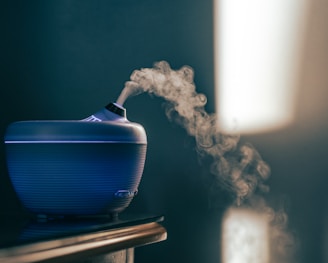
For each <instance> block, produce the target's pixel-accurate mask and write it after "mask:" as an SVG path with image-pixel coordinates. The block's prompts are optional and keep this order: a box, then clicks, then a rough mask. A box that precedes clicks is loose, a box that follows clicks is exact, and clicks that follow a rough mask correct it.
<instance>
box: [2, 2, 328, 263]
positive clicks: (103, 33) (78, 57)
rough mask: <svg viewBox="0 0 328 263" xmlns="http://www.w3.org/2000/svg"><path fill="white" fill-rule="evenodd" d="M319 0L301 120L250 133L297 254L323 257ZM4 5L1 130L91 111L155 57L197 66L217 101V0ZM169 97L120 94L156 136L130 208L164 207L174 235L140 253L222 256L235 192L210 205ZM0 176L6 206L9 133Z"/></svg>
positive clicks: (324, 154) (11, 204) (325, 61)
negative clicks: (170, 112)
mask: <svg viewBox="0 0 328 263" xmlns="http://www.w3.org/2000/svg"><path fill="white" fill-rule="evenodd" d="M313 2H315V3H316V4H314V5H313V6H312V7H311V8H310V10H309V12H310V13H311V21H312V25H311V26H308V27H307V29H306V31H307V32H308V35H307V38H306V39H307V40H306V43H305V46H304V58H303V59H304V63H303V64H302V65H303V66H302V74H301V77H300V83H301V84H300V87H301V90H300V94H299V95H300V96H299V99H300V102H301V103H299V104H298V114H297V120H296V122H295V123H294V124H293V125H292V126H290V127H288V128H286V129H284V130H282V131H275V132H272V133H268V134H264V135H259V136H249V137H247V138H244V139H245V140H248V141H251V142H252V143H253V144H254V145H255V146H256V148H258V150H259V152H260V153H261V154H262V155H263V158H264V159H265V160H266V161H267V162H268V163H269V165H270V166H271V169H272V171H273V173H272V177H271V179H270V181H269V182H270V185H271V189H272V190H271V192H272V195H283V196H285V198H286V200H288V212H289V216H290V224H291V228H292V229H293V230H294V231H295V232H296V233H297V235H298V236H299V237H300V241H301V248H300V250H299V251H298V258H299V259H298V262H299V263H301V262H302V263H307V262H326V261H327V258H325V257H324V251H325V250H327V248H328V237H327V236H328V234H327V232H328V230H327V229H328V224H327V222H326V221H327V220H328V208H327V206H328V192H327V191H326V185H327V184H328V179H327V160H328V159H327V158H328V151H327V149H328V137H327V129H328V118H327V115H326V113H327V112H328V108H327V105H328V104H327V103H326V100H327V98H328V94H327V92H328V91H327V90H328V89H327V86H328V79H327V76H328V74H326V69H327V68H328V57H327V52H325V51H326V50H327V47H328V36H327V33H326V31H327V30H325V22H327V19H326V18H325V17H328V15H327V14H326V13H327V12H326V13H324V12H325V11H324V10H328V9H327V8H326V9H325V8H324V7H327V4H325V3H324V2H323V1H320V0H317V1H313ZM320 5H321V6H320ZM0 12H1V16H0V17H1V22H0V26H1V41H0V47H1V60H0V63H1V64H0V65H1V69H0V72H1V79H0V85H1V96H0V113H1V118H0V129H1V134H2V135H3V134H4V132H5V128H6V126H7V125H8V124H9V123H11V122H13V121H18V120H31V119H81V118H84V117H86V116H88V115H89V114H91V113H93V112H95V111H96V110H98V109H99V108H101V107H102V106H104V105H106V104H107V103H108V102H109V101H114V100H115V99H116V98H117V97H118V95H119V93H120V91H121V89H122V87H123V85H124V82H125V81H127V80H128V79H129V76H130V74H131V73H132V71H133V70H134V69H139V68H142V67H151V66H152V65H153V63H154V62H155V61H159V60H166V61H168V62H169V63H170V64H171V66H172V67H173V68H180V67H181V66H183V65H189V66H191V67H193V68H194V70H195V83H196V86H197V89H198V91H199V92H201V93H204V94H206V95H207V96H208V105H207V110H208V111H209V112H212V111H213V110H214V98H213V95H214V80H213V79H214V77H213V44H212V43H213V34H212V30H213V27H212V1H211V0H202V1H197V0H192V1H191V0H156V1H154V0H139V1H136V0H134V1H133V0H120V1H119V0H109V1H106V0H99V1H86V0H84V1H83V0H82V1H75V0H70V1H69V0H66V1H64V0H59V1H58V0H56V1H55V0H49V1H42V0H40V1H9V0H8V1H2V3H1V8H0ZM325 14H326V15H325ZM162 103H163V100H161V99H159V98H155V97H150V96H148V95H146V94H143V95H140V96H138V97H135V98H131V99H129V100H128V101H127V102H126V104H125V106H126V108H127V114H128V118H129V119H130V120H133V121H135V122H139V123H141V124H142V125H143V126H144V127H145V129H146V132H147V134H148V142H149V145H148V154H147V161H146V167H145V171H144V175H143V178H142V181H141V185H140V188H139V194H138V196H137V197H136V199H135V200H134V201H133V203H132V204H131V206H130V207H129V208H128V209H130V211H131V212H140V211H146V212H151V213H155V214H158V213H160V214H165V217H166V220H165V222H164V225H165V227H166V228H167V230H168V240H167V241H165V242H163V243H160V244H156V245H152V246H149V247H144V248H140V249H138V250H137V252H136V262H155V261H156V262H189V263H199V262H208V263H214V262H216V263H217V262H220V255H219V254H220V244H219V242H220V238H219V236H220V223H221V215H222V213H223V212H224V207H225V205H226V204H227V202H228V201H227V200H228V198H227V196H226V193H224V192H223V191H222V192H220V193H218V196H217V197H218V198H219V199H218V200H219V203H218V209H213V208H211V207H210V206H209V201H208V188H207V182H208V181H207V180H206V179H204V178H208V177H207V175H208V167H201V166H200V165H199V164H198V161H197V159H198V157H197V153H196V151H195V150H194V142H193V140H192V138H190V137H188V136H187V135H186V133H185V131H184V130H183V129H182V128H180V127H179V126H177V125H175V124H174V123H171V122H169V121H168V120H167V118H166V117H165V114H164V110H163V107H162ZM0 179H1V182H0V194H1V198H0V210H1V211H15V210H17V209H19V207H20V206H19V203H18V201H17V199H16V197H15V194H14V192H13V190H12V189H11V186H10V182H9V179H8V176H7V172H6V168H5V155H4V147H3V145H1V175H0ZM216 201H217V200H216ZM325 231H326V232H325ZM325 259H326V261H324V260H325Z"/></svg>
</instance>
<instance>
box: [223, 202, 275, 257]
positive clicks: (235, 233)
mask: <svg viewBox="0 0 328 263" xmlns="http://www.w3.org/2000/svg"><path fill="white" fill-rule="evenodd" d="M268 233H269V227H268V222H267V218H266V217H265V216H264V215H262V214H259V213H257V212H255V211H252V210H249V209H242V208H231V209H229V210H228V211H227V212H226V214H225V217H224V221H223V225H222V262H223V263H246V262H251V263H268V262H269V259H270V255H269V254H270V253H269V249H270V248H269V234H268Z"/></svg>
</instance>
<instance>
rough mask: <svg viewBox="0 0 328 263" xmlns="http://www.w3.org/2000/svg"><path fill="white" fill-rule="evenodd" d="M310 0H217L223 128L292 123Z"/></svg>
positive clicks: (247, 128)
mask: <svg viewBox="0 0 328 263" xmlns="http://www.w3.org/2000/svg"><path fill="white" fill-rule="evenodd" d="M305 1H306V0H288V1H286V0H267V1H263V0H248V1H244V0H214V9H215V13H214V17H215V25H214V28H215V33H214V36H215V68H216V69H215V75H216V87H217V91H216V92H217V94H216V95H217V96H216V97H217V111H218V115H219V118H220V124H221V127H222V129H223V130H225V131H228V132H238V133H239V132H253V131H259V130H267V129H272V128H276V127H278V126H282V125H286V124H288V123H290V122H291V121H292V119H293V115H294V97H295V80H296V73H297V65H298V53H299V48H300V42H301V41H300V40H301V32H302V24H303V23H302V21H303V20H304V19H303V15H304V9H305Z"/></svg>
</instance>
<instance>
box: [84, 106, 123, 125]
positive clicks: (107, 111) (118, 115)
mask: <svg viewBox="0 0 328 263" xmlns="http://www.w3.org/2000/svg"><path fill="white" fill-rule="evenodd" d="M82 121H96V122H97V121H120V122H126V121H127V119H126V110H125V108H124V107H123V106H121V105H120V104H118V103H113V102H111V103H109V104H108V105H106V106H105V107H104V108H102V109H101V110H100V111H98V112H96V113H94V114H92V115H91V116H89V117H88V118H85V119H83V120H82Z"/></svg>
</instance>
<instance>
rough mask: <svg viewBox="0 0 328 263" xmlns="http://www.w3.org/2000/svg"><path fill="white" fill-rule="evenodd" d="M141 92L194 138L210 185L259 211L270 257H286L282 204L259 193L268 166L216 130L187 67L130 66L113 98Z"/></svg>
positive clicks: (283, 260)
mask: <svg viewBox="0 0 328 263" xmlns="http://www.w3.org/2000/svg"><path fill="white" fill-rule="evenodd" d="M142 92H147V93H150V94H154V95H156V96H158V97H162V98H164V99H165V100H166V101H167V102H168V104H167V107H166V115H167V117H168V118H169V119H170V120H171V121H175V122H176V123H178V124H179V125H181V126H182V127H184V128H185V130H186V131H187V133H188V134H189V135H191V136H193V137H194V138H195V141H196V145H197V150H198V153H199V155H200V156H201V157H204V158H205V157H206V158H208V157H210V158H211V169H210V171H211V174H212V175H213V178H214V185H215V186H216V185H219V186H223V187H221V188H223V189H225V190H227V191H230V192H231V193H232V195H233V196H234V206H237V207H239V206H243V207H244V208H245V207H246V208H250V209H251V210H255V211H257V212H260V213H261V214H263V215H265V216H266V218H267V223H268V225H269V231H270V262H272V263H278V262H279V263H292V262H294V253H295V248H296V243H297V242H296V240H295V239H294V235H292V234H291V232H290V231H289V230H288V228H287V223H288V216H287V213H286V212H285V210H284V209H283V208H281V207H280V208H279V209H273V208H272V207H270V206H269V205H267V202H266V200H265V199H264V197H263V193H266V192H268V191H269V187H268V186H267V185H266V184H265V181H266V180H267V179H268V177H269V176H270V168H269V166H268V165H267V163H266V162H265V161H263V159H262V158H261V156H260V154H259V153H258V151H257V150H256V149H255V148H254V147H253V146H252V145H251V144H249V143H241V142H240V140H239V139H240V138H239V136H237V135H229V134H225V133H222V132H221V131H220V127H219V125H218V122H217V120H218V116H216V115H215V114H209V113H207V112H206V110H205V109H204V106H205V104H206V102H207V98H206V96H205V95H203V94H199V93H197V92H196V87H195V84H194V72H193V69H192V68H190V67H188V66H183V67H182V68H180V69H179V70H172V69H171V67H170V65H169V64H168V63H167V62H165V61H161V62H158V63H155V64H154V67H153V68H143V69H140V70H135V71H134V72H133V73H132V74H131V76H130V81H128V82H126V84H125V87H124V89H123V90H122V93H121V95H120V96H119V98H118V100H117V103H118V104H121V105H123V104H124V102H125V100H126V99H127V98H129V97H131V96H134V95H137V94H139V93H142Z"/></svg>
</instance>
